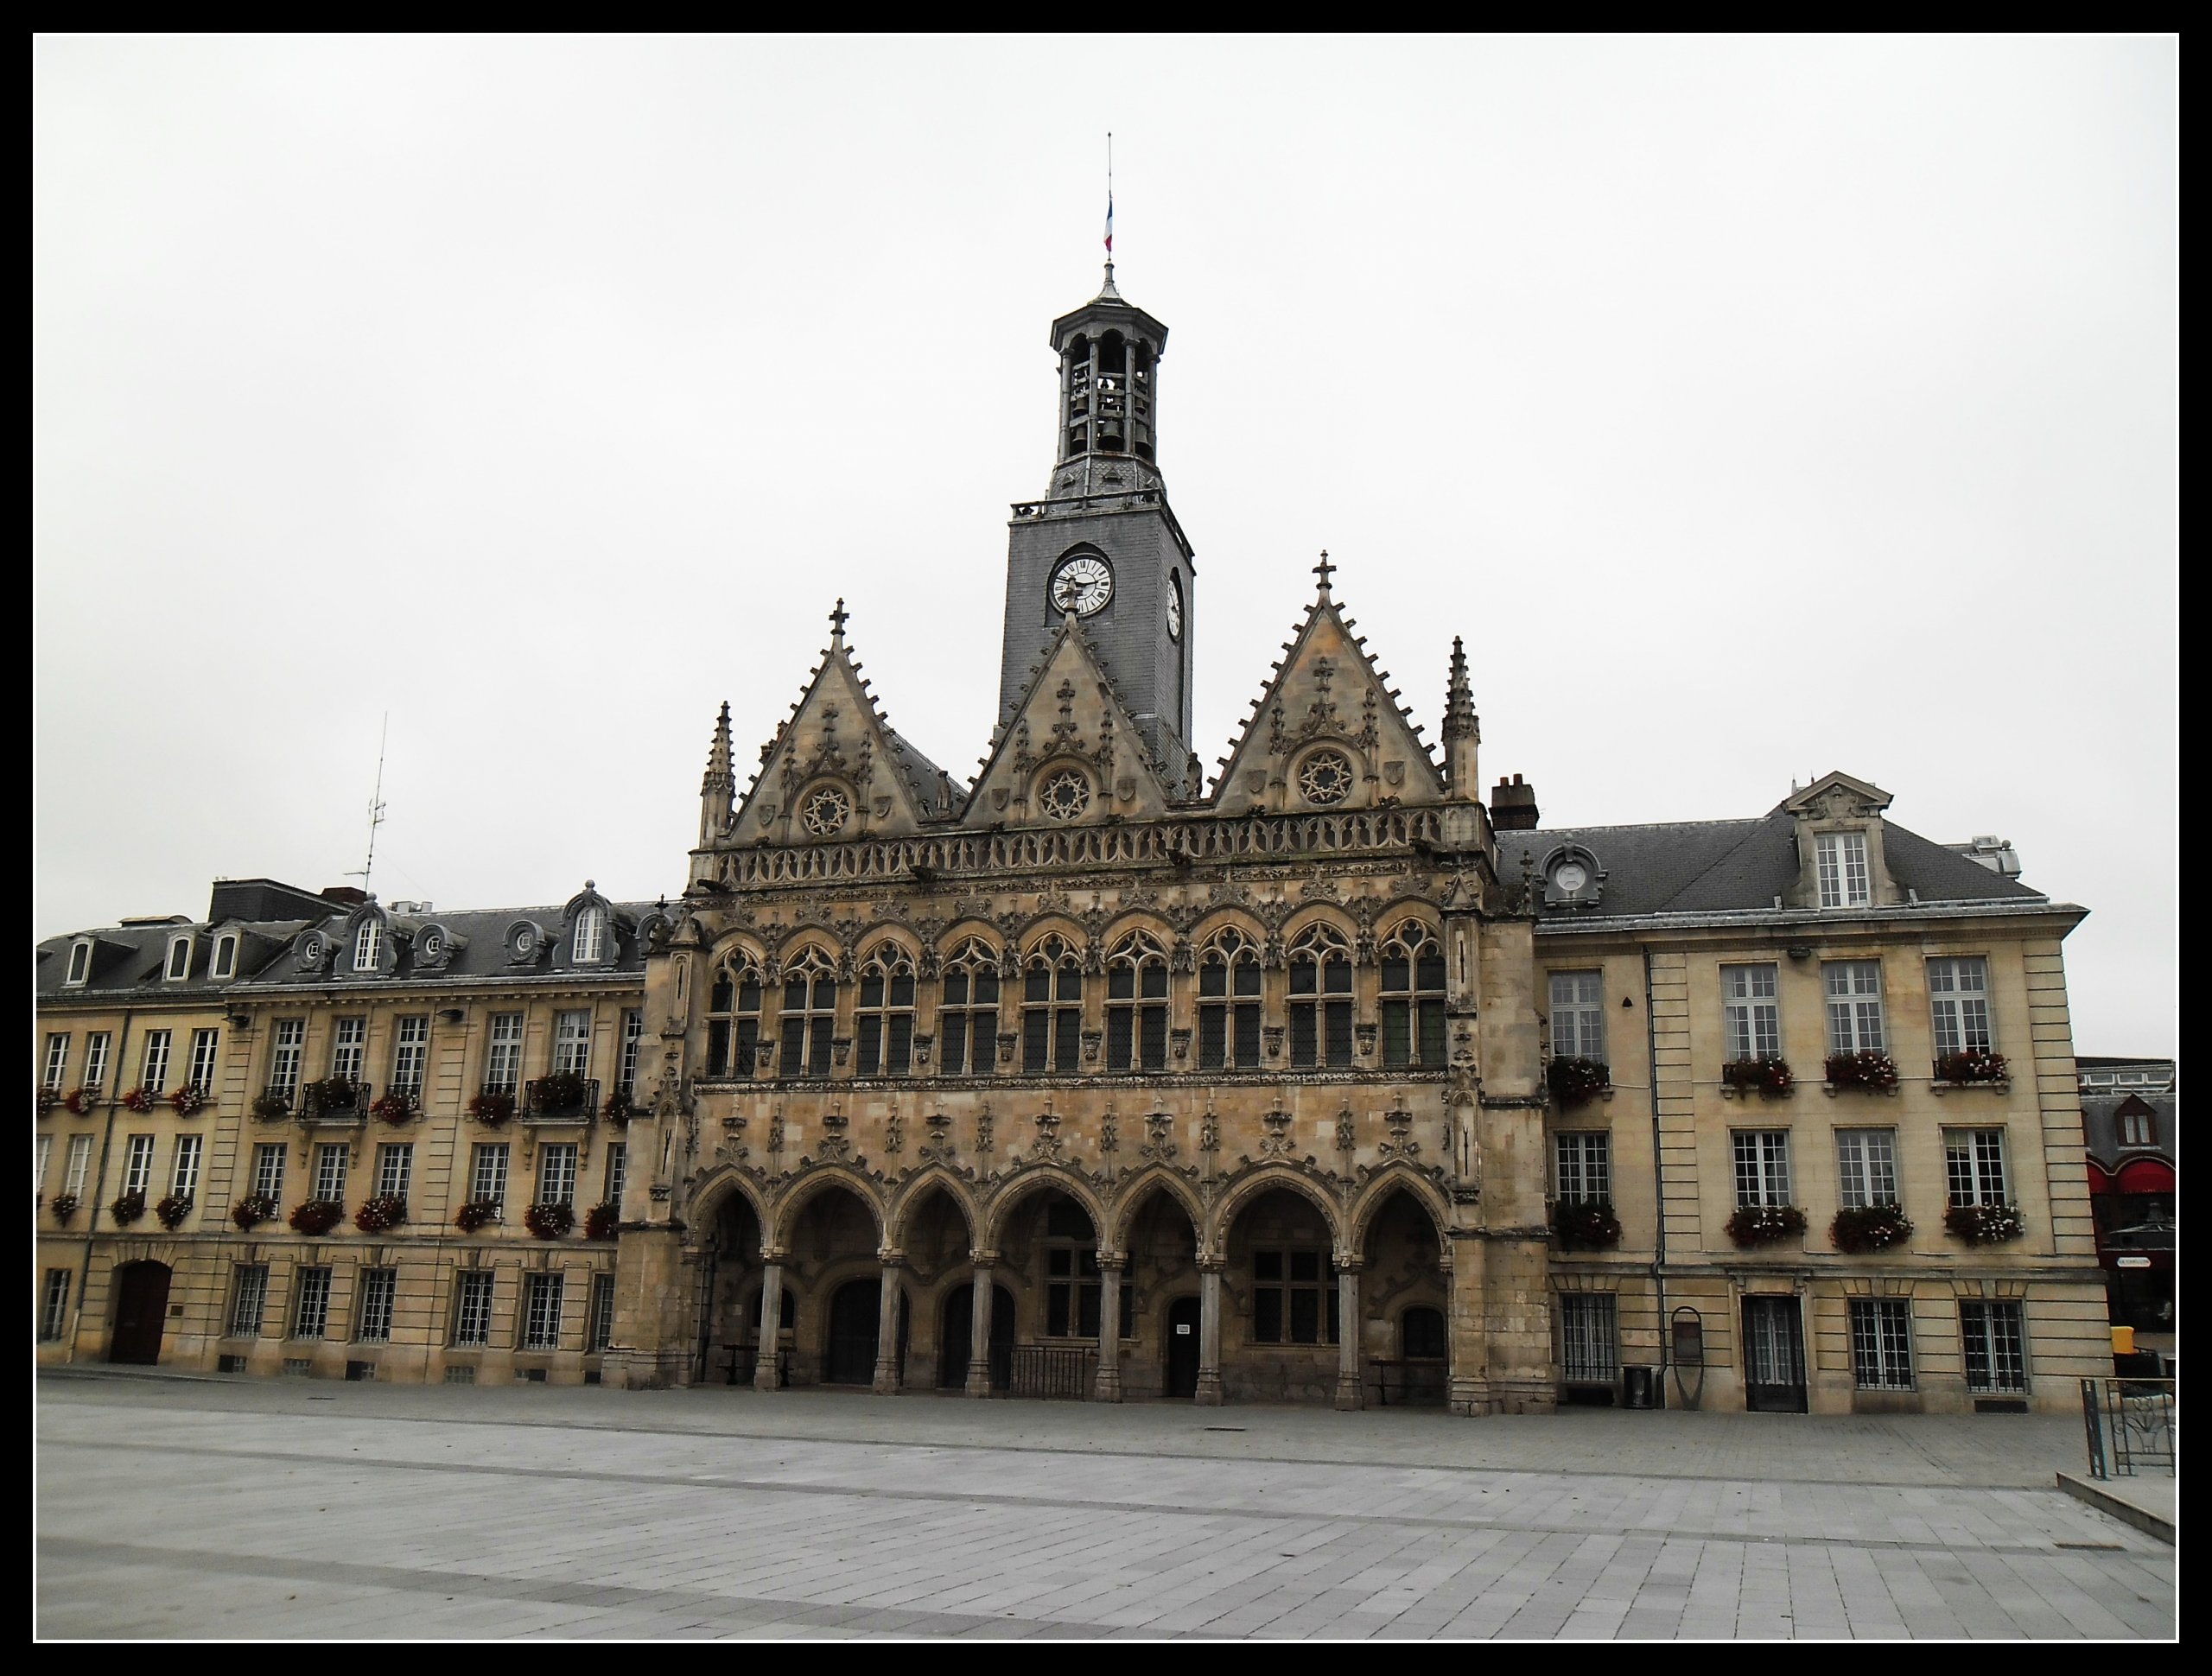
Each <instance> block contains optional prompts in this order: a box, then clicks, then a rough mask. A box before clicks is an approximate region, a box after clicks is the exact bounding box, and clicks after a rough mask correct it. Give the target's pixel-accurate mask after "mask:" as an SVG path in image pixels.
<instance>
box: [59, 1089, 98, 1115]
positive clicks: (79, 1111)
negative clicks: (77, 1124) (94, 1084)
mask: <svg viewBox="0 0 2212 1676" xmlns="http://www.w3.org/2000/svg"><path fill="white" fill-rule="evenodd" d="M99 1097H100V1091H99V1089H71V1090H70V1091H69V1097H68V1098H67V1099H66V1100H64V1101H62V1102H61V1104H62V1106H63V1108H65V1109H66V1110H67V1111H68V1113H69V1114H71V1115H72V1116H73V1117H83V1116H85V1115H86V1114H88V1113H89V1112H91V1110H92V1108H93V1107H94V1106H95V1105H97V1104H98V1103H99Z"/></svg>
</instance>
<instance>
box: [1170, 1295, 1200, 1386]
mask: <svg viewBox="0 0 2212 1676" xmlns="http://www.w3.org/2000/svg"><path fill="white" fill-rule="evenodd" d="M1167 1394H1168V1395H1169V1396H1171V1397H1195V1396H1197V1395H1198V1299H1197V1298H1177V1299H1176V1300H1175V1301H1174V1302H1173V1303H1172V1304H1170V1305H1168V1306H1167Z"/></svg>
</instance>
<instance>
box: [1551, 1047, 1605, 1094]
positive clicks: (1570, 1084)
mask: <svg viewBox="0 0 2212 1676" xmlns="http://www.w3.org/2000/svg"><path fill="white" fill-rule="evenodd" d="M1544 1080H1545V1081H1546V1082H1549V1083H1550V1084H1551V1090H1552V1092H1553V1093H1554V1094H1555V1095H1558V1096H1559V1103H1560V1105H1562V1106H1580V1105H1582V1104H1583V1103H1584V1102H1586V1101H1591V1100H1595V1099H1596V1098H1597V1097H1598V1096H1599V1095H1601V1094H1603V1093H1604V1092H1605V1090H1606V1089H1610V1088H1611V1087H1612V1085H1613V1077H1612V1073H1611V1070H1609V1069H1608V1068H1607V1067H1606V1064H1605V1061H1604V1060H1602V1059H1581V1058H1576V1057H1573V1056H1569V1057H1567V1058H1563V1059H1554V1060H1553V1061H1552V1063H1551V1064H1550V1066H1549V1068H1548V1069H1547V1070H1546V1071H1545V1072H1544Z"/></svg>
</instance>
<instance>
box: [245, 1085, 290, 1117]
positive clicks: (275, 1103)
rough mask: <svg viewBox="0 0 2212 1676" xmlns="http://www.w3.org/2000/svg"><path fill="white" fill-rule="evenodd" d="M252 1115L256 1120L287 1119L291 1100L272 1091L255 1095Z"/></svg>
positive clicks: (287, 1096)
mask: <svg viewBox="0 0 2212 1676" xmlns="http://www.w3.org/2000/svg"><path fill="white" fill-rule="evenodd" d="M253 1114H254V1115H255V1116H256V1117H258V1118H277V1117H289V1116H290V1115H291V1114H292V1101H291V1099H290V1097H289V1095H281V1094H278V1093H277V1091H276V1090H275V1089H270V1091H269V1092H268V1093H267V1094H257V1095H255V1096H254V1097H253Z"/></svg>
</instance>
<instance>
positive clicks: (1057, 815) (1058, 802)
mask: <svg viewBox="0 0 2212 1676" xmlns="http://www.w3.org/2000/svg"><path fill="white" fill-rule="evenodd" d="M1037 801H1038V803H1039V804H1040V805H1041V806H1042V807H1043V809H1044V810H1045V813H1046V814H1047V815H1049V816H1052V818H1053V819H1054V820H1056V821H1072V820H1073V819H1075V817H1076V816H1078V815H1080V814H1082V813H1083V811H1084V809H1088V808H1090V781H1089V780H1086V779H1085V778H1084V777H1083V776H1082V775H1081V774H1079V773H1078V772H1077V771H1075V770H1074V769H1072V768H1063V769H1062V770H1060V771H1059V772H1058V773H1057V774H1055V775H1053V776H1052V778H1050V779H1048V780H1046V782H1045V784H1044V785H1043V786H1042V787H1040V788H1039V790H1038V793H1037Z"/></svg>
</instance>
